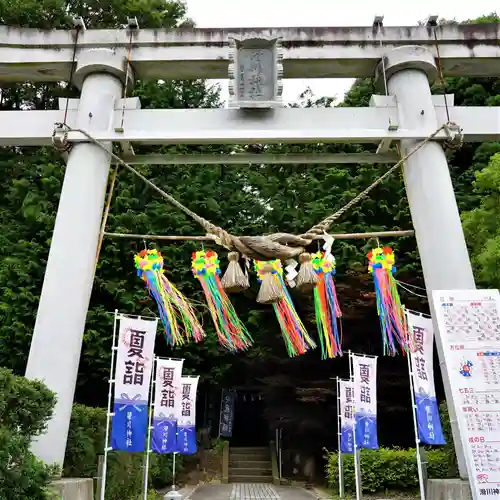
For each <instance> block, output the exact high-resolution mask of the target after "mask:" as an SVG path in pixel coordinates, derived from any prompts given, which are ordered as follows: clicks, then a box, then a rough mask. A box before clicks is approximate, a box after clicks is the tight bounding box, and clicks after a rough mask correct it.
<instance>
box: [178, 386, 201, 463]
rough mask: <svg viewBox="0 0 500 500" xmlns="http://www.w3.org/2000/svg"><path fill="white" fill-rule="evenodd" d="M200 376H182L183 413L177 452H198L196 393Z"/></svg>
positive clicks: (180, 418)
mask: <svg viewBox="0 0 500 500" xmlns="http://www.w3.org/2000/svg"><path fill="white" fill-rule="evenodd" d="M199 378H200V377H197V376H196V377H182V379H181V386H182V391H181V414H180V417H179V421H178V425H177V452H178V453H182V454H184V455H191V454H193V453H196V449H197V448H196V393H197V391H198V380H199Z"/></svg>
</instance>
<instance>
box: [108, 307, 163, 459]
mask: <svg viewBox="0 0 500 500" xmlns="http://www.w3.org/2000/svg"><path fill="white" fill-rule="evenodd" d="M118 319H119V322H120V326H119V329H118V343H117V346H116V369H115V377H114V378H115V393H114V406H113V413H114V415H113V420H112V427H111V448H112V449H113V450H122V451H129V452H143V451H144V450H145V445H146V435H147V429H148V401H149V388H150V383H151V373H152V369H153V351H154V345H155V338H156V329H157V324H158V320H157V319H155V320H146V319H140V318H130V317H126V316H118Z"/></svg>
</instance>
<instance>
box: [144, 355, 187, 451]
mask: <svg viewBox="0 0 500 500" xmlns="http://www.w3.org/2000/svg"><path fill="white" fill-rule="evenodd" d="M183 363H184V360H183V359H159V358H157V361H156V378H155V400H154V409H153V429H152V436H151V437H152V441H151V448H152V450H153V451H154V452H156V453H175V452H176V451H177V422H178V420H179V416H180V413H181V396H182V394H181V392H182V387H181V378H182V365H183Z"/></svg>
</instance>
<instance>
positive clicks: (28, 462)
mask: <svg viewBox="0 0 500 500" xmlns="http://www.w3.org/2000/svg"><path fill="white" fill-rule="evenodd" d="M54 404H55V396H54V394H53V393H52V392H51V391H49V390H48V389H47V387H46V386H45V385H44V384H42V383H41V382H36V381H32V380H28V379H26V378H24V377H17V376H15V375H14V374H13V373H12V371H11V370H7V369H5V368H0V478H1V480H0V498H2V499H4V498H5V499H8V500H27V499H30V500H45V499H46V498H47V495H48V488H47V487H48V484H49V482H50V480H51V477H52V474H53V472H55V471H54V469H53V467H48V466H46V465H44V464H43V463H42V462H41V461H39V460H38V459H37V458H35V456H33V454H32V453H31V452H30V449H29V446H30V440H31V438H32V437H34V436H36V435H38V434H40V432H42V431H43V430H44V429H45V426H46V424H47V421H48V419H49V418H50V417H51V415H52V410H53V408H54Z"/></svg>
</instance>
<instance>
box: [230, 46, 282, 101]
mask: <svg viewBox="0 0 500 500" xmlns="http://www.w3.org/2000/svg"><path fill="white" fill-rule="evenodd" d="M274 66H275V65H274V51H273V49H268V48H240V49H238V99H239V100H241V101H271V100H273V99H274V84H275V75H274V70H275V67H274Z"/></svg>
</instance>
